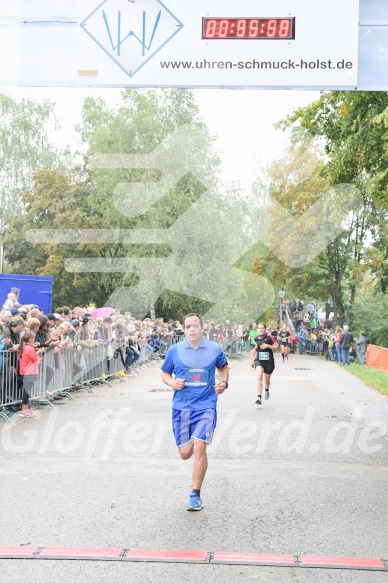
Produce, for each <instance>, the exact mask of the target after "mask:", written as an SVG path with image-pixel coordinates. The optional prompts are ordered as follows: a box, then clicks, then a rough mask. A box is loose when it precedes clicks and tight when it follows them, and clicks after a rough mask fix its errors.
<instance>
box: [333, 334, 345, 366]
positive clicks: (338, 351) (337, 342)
mask: <svg viewBox="0 0 388 583" xmlns="http://www.w3.org/2000/svg"><path fill="white" fill-rule="evenodd" d="M342 332H343V330H342V328H340V326H337V328H336V329H335V335H334V337H335V340H334V342H335V354H336V356H337V357H336V360H337V361H338V362H342V358H341V334H342Z"/></svg>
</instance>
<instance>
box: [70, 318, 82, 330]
mask: <svg viewBox="0 0 388 583" xmlns="http://www.w3.org/2000/svg"><path fill="white" fill-rule="evenodd" d="M70 324H71V325H72V326H73V328H76V327H77V326H79V325H80V321H79V320H77V318H74V320H71V322H70Z"/></svg>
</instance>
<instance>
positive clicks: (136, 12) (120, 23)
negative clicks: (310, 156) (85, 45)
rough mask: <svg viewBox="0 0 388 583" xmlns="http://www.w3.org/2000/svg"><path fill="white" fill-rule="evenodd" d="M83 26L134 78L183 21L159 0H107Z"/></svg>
mask: <svg viewBox="0 0 388 583" xmlns="http://www.w3.org/2000/svg"><path fill="white" fill-rule="evenodd" d="M80 26H81V27H82V29H83V30H84V31H85V32H86V33H87V34H88V35H89V36H90V37H91V38H92V39H93V40H94V42H96V43H97V44H98V46H99V47H101V49H102V50H103V51H104V52H105V53H107V54H108V55H109V56H110V58H111V59H113V61H114V62H115V63H116V64H117V65H118V66H119V67H120V68H121V69H122V70H123V71H124V73H126V74H127V75H128V76H129V77H133V76H134V75H135V74H136V73H137V72H138V71H139V69H141V68H142V67H143V66H144V65H145V64H146V63H147V62H148V61H149V60H150V59H152V57H153V56H154V55H155V54H156V53H157V52H158V51H160V49H161V48H162V47H164V45H166V44H167V43H168V42H169V41H170V40H171V39H172V37H173V36H175V35H176V34H177V33H178V32H179V31H180V30H181V28H182V27H183V24H182V23H181V22H179V20H178V19H177V18H176V17H175V16H174V15H173V14H172V12H170V10H168V8H166V6H164V4H162V3H161V2H159V0H104V2H102V3H101V4H100V5H99V6H98V7H97V8H96V9H95V10H94V11H93V12H92V13H91V14H90V15H89V16H88V17H87V18H85V20H83V21H82V22H81V24H80Z"/></svg>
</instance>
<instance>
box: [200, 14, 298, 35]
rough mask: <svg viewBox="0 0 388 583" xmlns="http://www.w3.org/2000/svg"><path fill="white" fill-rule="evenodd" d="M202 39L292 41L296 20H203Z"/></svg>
mask: <svg viewBox="0 0 388 583" xmlns="http://www.w3.org/2000/svg"><path fill="white" fill-rule="evenodd" d="M202 38H204V39H208V40H211V39H217V40H219V39H229V40H230V39H243V40H290V39H294V38H295V18H267V17H266V18H202Z"/></svg>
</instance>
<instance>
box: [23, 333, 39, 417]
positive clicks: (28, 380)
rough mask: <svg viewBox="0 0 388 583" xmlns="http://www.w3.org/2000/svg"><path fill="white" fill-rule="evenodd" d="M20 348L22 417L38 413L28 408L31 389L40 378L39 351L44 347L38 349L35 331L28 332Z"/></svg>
mask: <svg viewBox="0 0 388 583" xmlns="http://www.w3.org/2000/svg"><path fill="white" fill-rule="evenodd" d="M20 349H21V352H20V360H19V371H20V375H21V377H22V379H23V400H22V410H21V412H20V413H19V415H20V417H36V413H34V411H31V410H30V409H29V408H28V400H29V398H30V392H31V389H32V387H33V386H34V384H35V383H36V381H37V380H38V373H39V362H40V356H38V353H40V354H41V353H42V352H43V351H44V348H40V349H39V350H38V351H37V350H36V348H35V334H34V332H26V333H25V334H24V336H23V338H22V340H21V342H20Z"/></svg>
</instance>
